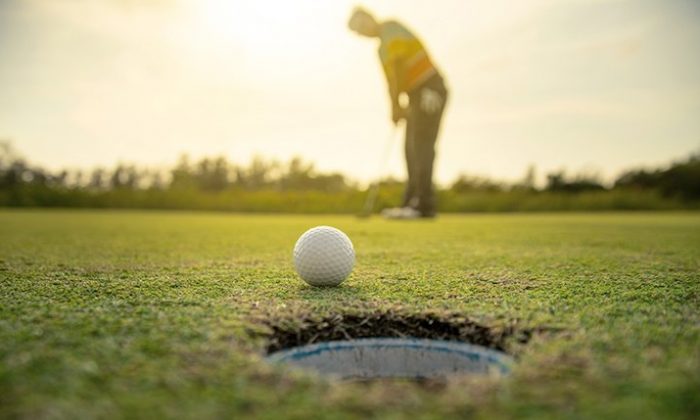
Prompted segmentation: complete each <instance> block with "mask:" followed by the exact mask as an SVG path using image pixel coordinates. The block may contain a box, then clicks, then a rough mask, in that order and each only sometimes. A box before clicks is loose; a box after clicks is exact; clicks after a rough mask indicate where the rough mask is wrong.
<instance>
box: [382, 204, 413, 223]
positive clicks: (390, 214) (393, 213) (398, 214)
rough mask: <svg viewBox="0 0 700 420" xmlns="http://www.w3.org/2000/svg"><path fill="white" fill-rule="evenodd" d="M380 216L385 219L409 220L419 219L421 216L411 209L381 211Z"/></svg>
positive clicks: (399, 208)
mask: <svg viewBox="0 0 700 420" xmlns="http://www.w3.org/2000/svg"><path fill="white" fill-rule="evenodd" d="M382 216H384V218H386V219H400V220H410V219H418V218H420V216H421V214H420V212H419V211H418V210H416V209H414V208H412V207H394V208H391V209H384V210H382Z"/></svg>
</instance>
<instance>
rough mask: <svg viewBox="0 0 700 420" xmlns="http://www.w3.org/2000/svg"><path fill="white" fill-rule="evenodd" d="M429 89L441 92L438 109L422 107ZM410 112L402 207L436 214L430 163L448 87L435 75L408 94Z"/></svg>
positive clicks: (433, 153) (407, 122)
mask: <svg viewBox="0 0 700 420" xmlns="http://www.w3.org/2000/svg"><path fill="white" fill-rule="evenodd" d="M424 89H430V90H432V91H434V92H436V93H438V94H439V95H440V98H441V105H439V107H437V109H427V110H426V109H425V108H426V106H424V105H423V104H422V101H423V100H424V99H423V90H424ZM408 98H409V107H410V109H409V111H408V118H407V119H406V145H405V148H406V168H407V170H408V183H407V185H406V192H405V194H404V200H403V206H404V207H412V208H415V209H416V210H418V211H419V212H420V213H421V214H422V215H423V216H426V217H431V216H433V215H435V195H434V192H433V162H434V161H435V142H436V141H437V137H438V133H439V131H440V123H441V121H442V114H443V112H444V110H445V104H446V102H447V89H446V88H445V84H444V82H443V80H442V77H440V76H439V75H435V76H433V77H431V78H430V79H428V80H427V81H426V82H425V83H423V84H422V85H421V86H419V87H417V88H416V89H414V90H413V91H411V92H410V93H409V95H408ZM428 108H429V107H428Z"/></svg>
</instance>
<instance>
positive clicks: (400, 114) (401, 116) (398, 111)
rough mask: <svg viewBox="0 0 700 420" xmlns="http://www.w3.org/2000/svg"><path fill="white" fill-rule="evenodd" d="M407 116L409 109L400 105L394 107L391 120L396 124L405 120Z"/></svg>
mask: <svg viewBox="0 0 700 420" xmlns="http://www.w3.org/2000/svg"><path fill="white" fill-rule="evenodd" d="M406 117H408V109H406V108H403V107H401V106H400V105H397V106H394V107H393V108H392V110H391V120H392V121H393V122H394V125H396V124H398V123H399V121H401V120H405V119H406Z"/></svg>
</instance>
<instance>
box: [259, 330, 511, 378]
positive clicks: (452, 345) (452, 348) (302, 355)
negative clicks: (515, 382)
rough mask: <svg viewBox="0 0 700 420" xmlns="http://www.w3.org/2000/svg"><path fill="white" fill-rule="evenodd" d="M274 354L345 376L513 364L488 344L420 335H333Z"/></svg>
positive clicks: (457, 371)
mask: <svg viewBox="0 0 700 420" xmlns="http://www.w3.org/2000/svg"><path fill="white" fill-rule="evenodd" d="M268 359H269V360H270V361H271V362H273V363H284V364H287V365H290V366H293V367H296V368H301V369H305V370H308V371H313V372H314V373H316V374H319V375H323V376H328V377H330V378H333V379H341V380H371V379H414V380H424V379H430V380H434V379H446V378H448V377H451V376H456V375H488V376H504V375H507V374H508V373H509V372H510V366H511V364H512V359H511V358H510V357H509V356H507V355H506V354H505V353H503V352H500V351H496V350H492V349H489V348H486V347H483V346H477V345H472V344H467V343H460V342H454V341H443V340H426V339H416V338H364V339H357V340H343V341H328V342H323V343H316V344H310V345H306V346H301V347H295V348H292V349H288V350H282V351H279V352H276V353H273V354H272V355H270V356H269V357H268Z"/></svg>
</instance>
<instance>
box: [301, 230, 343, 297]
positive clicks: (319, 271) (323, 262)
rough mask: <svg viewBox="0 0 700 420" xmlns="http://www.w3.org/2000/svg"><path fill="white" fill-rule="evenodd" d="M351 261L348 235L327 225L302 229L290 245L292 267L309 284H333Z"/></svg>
mask: <svg viewBox="0 0 700 420" xmlns="http://www.w3.org/2000/svg"><path fill="white" fill-rule="evenodd" d="M354 265H355V249H354V248H353V247H352V242H350V238H348V236H347V235H346V234H344V233H343V232H341V231H340V230H338V229H336V228H334V227H330V226H318V227H315V228H312V229H309V230H307V231H306V232H304V234H303V235H301V237H299V240H297V243H296V245H294V267H295V268H296V270H297V273H299V276H300V277H301V278H302V279H304V281H305V282H307V283H309V284H310V285H312V286H337V285H339V284H340V283H342V282H343V280H345V279H346V278H347V277H348V276H349V275H350V272H351V271H352V267H353V266H354Z"/></svg>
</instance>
